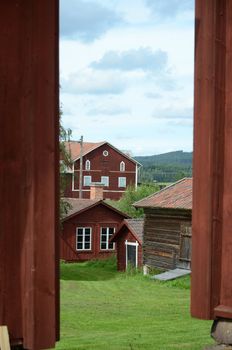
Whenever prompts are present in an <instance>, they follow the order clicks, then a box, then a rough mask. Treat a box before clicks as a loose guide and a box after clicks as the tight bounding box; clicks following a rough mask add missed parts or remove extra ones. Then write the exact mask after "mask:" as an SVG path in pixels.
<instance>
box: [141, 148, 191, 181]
mask: <svg viewBox="0 0 232 350" xmlns="http://www.w3.org/2000/svg"><path fill="white" fill-rule="evenodd" d="M192 156H193V154H192V152H183V151H176V152H169V153H164V154H158V155H153V156H140V157H135V159H136V160H137V161H138V162H139V163H140V164H142V167H141V168H140V170H139V182H141V183H152V182H175V181H178V180H180V179H182V178H183V177H191V176H192Z"/></svg>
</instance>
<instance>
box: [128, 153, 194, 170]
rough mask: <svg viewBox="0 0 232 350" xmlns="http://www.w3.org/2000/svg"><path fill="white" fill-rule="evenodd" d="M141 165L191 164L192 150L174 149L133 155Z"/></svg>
mask: <svg viewBox="0 0 232 350" xmlns="http://www.w3.org/2000/svg"><path fill="white" fill-rule="evenodd" d="M134 159H136V160H137V161H138V162H139V163H141V164H142V165H143V166H145V167H146V166H152V165H160V164H173V165H174V164H175V165H176V164H180V165H189V166H191V165H192V159H193V152H184V151H175V152H168V153H163V154H157V155H154V156H139V157H134Z"/></svg>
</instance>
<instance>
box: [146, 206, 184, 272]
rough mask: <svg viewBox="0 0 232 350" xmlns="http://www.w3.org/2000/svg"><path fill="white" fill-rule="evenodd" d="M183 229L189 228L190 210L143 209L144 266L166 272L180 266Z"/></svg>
mask: <svg viewBox="0 0 232 350" xmlns="http://www.w3.org/2000/svg"><path fill="white" fill-rule="evenodd" d="M183 227H186V228H191V210H171V209H158V208H145V223H144V243H143V263H144V265H147V266H149V267H152V268H160V269H165V270H168V269H173V268H175V267H176V266H177V265H178V264H181V262H180V261H179V258H180V238H181V229H182V228H183Z"/></svg>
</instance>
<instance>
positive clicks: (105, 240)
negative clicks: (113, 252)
mask: <svg viewBox="0 0 232 350" xmlns="http://www.w3.org/2000/svg"><path fill="white" fill-rule="evenodd" d="M114 231H115V229H114V227H101V242H100V248H101V250H110V249H114V243H110V242H109V240H110V238H111V237H112V236H113V234H114Z"/></svg>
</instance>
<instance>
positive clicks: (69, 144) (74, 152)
mask: <svg viewBox="0 0 232 350" xmlns="http://www.w3.org/2000/svg"><path fill="white" fill-rule="evenodd" d="M64 145H65V148H66V150H67V151H68V152H69V153H70V156H71V160H72V161H73V162H75V161H76V160H78V159H80V151H81V147H80V142H79V141H66V142H65V143H64ZM103 145H108V146H109V147H111V148H113V149H114V150H115V151H116V152H118V153H120V154H122V155H123V156H124V157H125V158H127V159H129V160H131V161H132V162H133V163H135V164H138V165H140V166H141V164H140V163H139V162H137V161H136V160H135V159H133V158H131V157H130V156H128V155H127V154H125V153H123V152H122V151H120V150H119V149H117V148H116V147H114V146H113V145H111V144H110V143H109V142H107V141H102V142H96V143H95V142H83V150H82V152H83V153H82V155H83V157H84V156H86V155H87V154H89V153H90V152H92V151H94V150H95V149H97V148H99V147H100V146H103Z"/></svg>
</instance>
